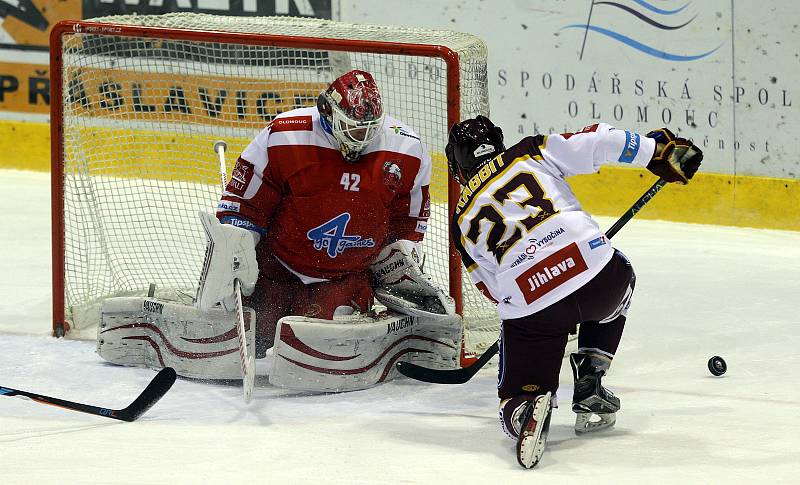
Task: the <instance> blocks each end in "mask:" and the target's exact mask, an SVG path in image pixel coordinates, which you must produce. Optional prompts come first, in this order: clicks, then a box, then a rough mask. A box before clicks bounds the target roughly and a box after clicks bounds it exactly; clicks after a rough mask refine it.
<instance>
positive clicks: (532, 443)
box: [517, 392, 551, 468]
mask: <svg viewBox="0 0 800 485" xmlns="http://www.w3.org/2000/svg"><path fill="white" fill-rule="evenodd" d="M550 396H551V393H549V392H548V393H547V394H545V395H544V398H540V399H538V400H537V402H536V404H535V405H534V408H533V413H531V416H530V417H529V418H528V419H526V420H525V422H524V423H522V427H521V429H520V433H519V437H518V438H517V462H518V463H519V464H520V466H521V467H522V468H533V467H535V466H536V464H537V463H539V460H540V459H541V458H542V454H543V453H544V447H545V444H546V442H547V431H544V428H545V426H544V421H545V420H546V419H547V417H548V415H549V414H550ZM539 423H543V424H542V426H539Z"/></svg>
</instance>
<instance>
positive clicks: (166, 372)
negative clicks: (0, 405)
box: [0, 367, 175, 422]
mask: <svg viewBox="0 0 800 485" xmlns="http://www.w3.org/2000/svg"><path fill="white" fill-rule="evenodd" d="M174 382H175V370H174V369H173V368H172V367H164V368H163V369H161V370H160V371H159V372H158V374H156V376H155V377H154V378H153V380H152V381H150V384H148V385H147V387H145V389H144V391H142V393H141V394H139V397H137V398H136V400H135V401H133V402H132V403H131V404H130V405H129V406H128V407H126V408H125V409H107V408H101V407H99V406H92V405H91V404H81V403H78V402H72V401H67V400H65V399H59V398H57V397H49V396H43V395H41V394H34V393H32V392H27V391H20V390H17V389H11V388H10V387H2V386H0V395H2V396H9V397H15V396H16V397H21V398H23V399H29V400H31V401H35V402H38V403H41V404H49V405H51V406H56V407H60V408H64V409H70V410H72V411H80V412H82V413H87V414H94V415H95V416H104V417H106V418H113V419H119V420H120V421H128V422H130V421H136V420H137V419H138V418H139V416H141V415H142V414H144V413H145V412H147V410H148V409H150V408H151V407H153V405H154V404H155V403H157V402H158V400H159V399H161V398H162V397H164V394H166V393H167V391H169V389H170V387H172V384H173V383H174Z"/></svg>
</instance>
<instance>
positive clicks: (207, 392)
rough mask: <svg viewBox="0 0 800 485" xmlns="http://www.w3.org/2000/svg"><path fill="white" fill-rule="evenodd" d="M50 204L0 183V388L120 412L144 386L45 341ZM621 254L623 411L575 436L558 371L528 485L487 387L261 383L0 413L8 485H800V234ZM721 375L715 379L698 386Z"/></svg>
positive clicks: (90, 356)
mask: <svg viewBox="0 0 800 485" xmlns="http://www.w3.org/2000/svg"><path fill="white" fill-rule="evenodd" d="M48 184H49V175H47V174H36V173H26V172H14V171H0V189H1V190H2V193H3V195H4V196H5V197H6V201H7V203H8V204H10V207H9V209H10V210H7V211H6V212H5V217H4V219H5V227H4V229H3V231H1V232H0V291H1V292H2V295H3V298H0V338H1V339H2V340H1V341H2V345H3V348H2V352H0V385H4V386H8V387H14V388H19V389H24V390H29V391H33V392H39V393H42V394H47V395H52V396H57V397H62V398H64V399H70V400H75V401H83V402H87V403H90V404H96V405H102V406H107V407H115V408H116V407H124V406H126V405H128V404H129V403H130V401H132V400H133V398H134V397H135V396H136V395H137V394H138V393H139V392H140V391H141V390H142V389H143V388H144V386H145V385H146V384H147V382H148V381H149V380H150V379H151V378H152V377H153V375H154V374H153V372H152V371H149V370H144V369H128V368H121V367H115V366H111V365H107V364H105V363H103V362H102V361H101V360H100V359H99V358H98V357H97V355H96V354H95V353H94V343H93V342H90V341H75V340H56V339H53V338H50V337H49V336H48V334H49V330H50V246H49V244H50V232H49V231H50V225H49V207H50V206H49V185H48ZM673 190H675V191H677V190H681V188H680V187H668V188H666V189H665V190H664V191H663V192H662V193H661V194H659V197H669V196H670V195H669V194H670V192H671V191H673ZM612 222H613V220H611V219H605V218H604V219H602V220H601V224H602V225H603V227H608V226H609V225H610V224H611V223H612ZM614 245H615V246H616V247H618V248H620V249H621V250H623V251H624V252H625V253H626V254H627V255H628V256H629V257H630V259H631V260H632V261H633V264H634V267H635V269H636V273H637V278H638V279H637V287H636V293H635V295H634V302H633V308H632V310H631V313H630V315H629V320H628V328H627V329H626V333H625V335H624V337H623V342H622V345H621V348H620V350H619V352H618V356H617V358H616V360H615V362H614V366H613V367H612V372H611V375H610V376H609V377H608V378H607V379H606V380H605V382H606V383H607V385H608V386H609V387H610V388H611V389H613V390H614V391H615V392H616V393H617V395H618V396H619V397H620V398H621V400H622V410H621V411H620V413H619V414H618V421H617V426H616V428H615V429H613V430H612V431H610V432H608V433H605V434H603V435H596V436H584V437H580V438H579V437H576V436H575V435H574V433H573V432H572V423H573V421H574V415H573V413H572V412H571V411H570V410H569V406H568V404H567V403H569V401H570V396H571V392H572V384H571V376H569V365H568V364H567V363H566V361H565V362H564V364H565V365H564V367H563V369H562V387H561V389H560V390H559V392H558V396H559V398H560V400H561V403H562V406H561V408H560V409H557V410H556V411H555V414H554V416H553V420H552V426H551V432H550V440H549V443H548V447H547V451H545V454H544V457H543V458H542V461H541V462H540V464H539V465H538V466H537V468H536V469H534V470H530V471H526V470H522V469H521V468H520V467H519V466H518V465H517V463H516V459H515V458H514V454H513V443H512V442H511V441H510V440H508V439H507V438H505V437H504V436H503V434H502V432H501V431H500V428H499V425H498V423H497V418H496V410H497V399H496V397H495V389H494V385H495V373H496V368H489V369H485V370H484V371H482V372H481V373H479V374H478V375H477V376H476V377H475V378H474V379H473V380H472V381H470V382H469V383H467V384H464V385H461V386H436V385H430V384H423V383H417V382H411V381H408V380H397V381H394V382H390V383H387V384H385V385H383V386H380V387H377V388H374V389H370V390H367V391H360V392H353V393H346V394H338V395H308V394H299V393H293V392H288V391H284V390H280V389H276V388H272V387H270V386H269V384H268V383H267V382H266V379H265V378H263V377H262V378H260V379H259V381H258V382H257V386H258V387H257V389H256V391H255V394H254V402H253V404H252V405H251V406H250V407H249V408H248V407H246V406H245V405H244V403H243V401H242V398H241V390H240V388H238V387H233V386H224V385H218V384H209V383H202V382H196V381H189V380H185V379H180V380H179V381H178V382H176V384H175V386H174V387H173V389H172V390H171V391H170V392H169V393H168V394H167V395H166V396H165V397H164V399H163V400H162V401H161V402H159V403H158V404H157V405H156V406H155V407H154V408H153V409H151V410H150V411H149V412H148V413H147V414H146V415H145V416H144V417H143V418H142V419H141V420H140V421H138V422H136V423H118V422H113V421H111V420H106V419H103V418H99V417H94V416H89V415H83V414H80V413H75V412H70V411H65V410H62V409H58V408H53V407H49V406H43V405H39V404H36V403H31V402H25V401H23V400H21V399H11V398H2V397H0V463H1V464H2V468H0V477H2V483H9V484H17V483H58V484H66V483H80V484H90V483H102V484H116V483H132V484H133V483H135V484H138V485H141V484H151V483H169V484H179V483H194V484H196V483H226V484H227V483H246V484H256V483H281V484H284V483H286V484H293V483H345V484H372V483H400V484H403V483H419V484H435V483H460V484H464V483H470V484H498V483H504V484H506V483H533V482H536V483H543V484H561V483H592V484H598V483H609V484H611V483H613V484H620V483H637V484H639V483H642V482H644V481H647V483H650V484H653V483H693V484H694V483H697V484H700V483H702V484H714V483H719V484H727V483H741V484H744V483H797V480H798V478H797V477H799V476H800V458H798V457H799V456H800V424H798V420H797V410H798V408H799V407H800V386H798V384H800V378H798V377H797V369H798V367H800V357H798V355H800V352H798V349H800V330H799V328H800V325H799V324H800V318H798V316H797V305H798V303H799V301H798V300H800V233H794V232H780V231H765V230H752V229H735V228H727V227H712V226H701V225H689V224H676V223H667V222H655V221H645V220H639V219H634V220H633V221H631V222H630V223H629V224H628V225H627V226H626V227H625V228H624V229H623V230H622V231H621V232H620V233H619V234H618V235H617V236H616V237H615V238H614ZM712 355H721V356H723V357H724V358H725V359H726V360H727V362H728V369H729V370H728V373H727V374H725V376H723V377H721V378H717V377H713V376H711V374H710V373H709V372H708V370H707V368H706V361H707V360H708V358H709V357H711V356H712ZM262 368H263V366H262Z"/></svg>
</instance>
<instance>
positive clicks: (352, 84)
mask: <svg viewBox="0 0 800 485" xmlns="http://www.w3.org/2000/svg"><path fill="white" fill-rule="evenodd" d="M317 108H318V109H319V112H320V114H321V115H322V117H323V119H324V120H325V122H327V124H328V125H329V126H330V130H331V133H332V134H333V137H334V138H336V141H337V142H339V150H341V152H342V155H343V156H344V158H345V160H347V161H348V162H355V161H357V160H358V158H359V157H360V156H361V151H362V150H363V149H364V148H365V147H366V146H367V145H369V143H370V142H371V141H372V140H373V139H375V137H376V136H377V135H378V133H380V131H381V129H382V128H383V116H384V114H383V105H382V103H381V93H380V92H379V91H378V85H377V84H375V80H374V79H373V78H372V74H370V73H368V72H366V71H359V70H353V71H350V72H348V73H346V74H343V75H341V76H339V77H338V78H336V80H334V81H333V82H332V83H331V85H330V86H328V89H326V90H325V91H324V92H322V94H320V95H319V98H317Z"/></svg>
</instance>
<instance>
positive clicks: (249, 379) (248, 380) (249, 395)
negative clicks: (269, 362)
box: [242, 355, 256, 404]
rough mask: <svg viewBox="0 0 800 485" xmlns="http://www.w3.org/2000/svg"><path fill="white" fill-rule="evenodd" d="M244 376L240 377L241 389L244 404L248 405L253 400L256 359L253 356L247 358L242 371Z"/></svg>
mask: <svg viewBox="0 0 800 485" xmlns="http://www.w3.org/2000/svg"><path fill="white" fill-rule="evenodd" d="M242 370H243V373H244V375H243V376H242V387H243V390H244V403H245V404H250V401H251V400H252V399H253V388H254V387H255V385H256V359H255V357H254V356H252V355H251V356H249V357H248V358H247V362H246V363H245V365H244V368H243V369H242Z"/></svg>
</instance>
